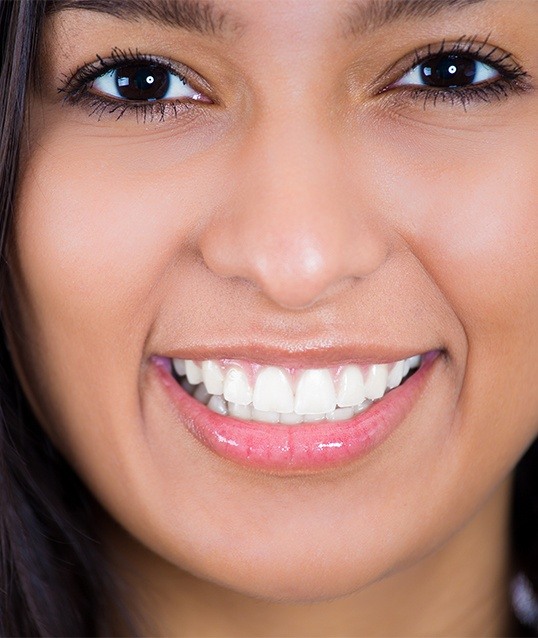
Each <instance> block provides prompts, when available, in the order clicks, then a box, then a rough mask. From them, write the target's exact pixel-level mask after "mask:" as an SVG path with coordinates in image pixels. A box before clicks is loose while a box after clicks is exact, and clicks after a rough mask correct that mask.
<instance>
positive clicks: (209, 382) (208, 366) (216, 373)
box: [202, 360, 224, 394]
mask: <svg viewBox="0 0 538 638" xmlns="http://www.w3.org/2000/svg"><path fill="white" fill-rule="evenodd" d="M202 377H203V379H204V385H205V387H206V388H207V391H208V392H209V393H210V394H222V393H223V392H224V374H223V372H222V370H221V368H220V366H219V364H218V363H217V362H216V361H211V360H209V361H203V362H202Z"/></svg>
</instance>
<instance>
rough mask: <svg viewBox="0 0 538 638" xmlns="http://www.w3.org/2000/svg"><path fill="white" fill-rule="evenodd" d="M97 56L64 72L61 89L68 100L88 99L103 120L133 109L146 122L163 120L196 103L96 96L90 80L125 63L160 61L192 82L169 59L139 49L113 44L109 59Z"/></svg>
mask: <svg viewBox="0 0 538 638" xmlns="http://www.w3.org/2000/svg"><path fill="white" fill-rule="evenodd" d="M96 58H97V60H96V61H95V62H91V63H89V64H87V65H85V66H84V67H82V68H80V69H77V70H76V71H73V72H72V73H70V74H69V75H65V76H64V78H63V82H62V85H61V86H60V87H58V92H59V93H63V94H64V101H65V102H71V103H77V102H80V101H81V100H83V99H85V100H87V104H88V106H89V108H90V115H97V116H98V118H99V119H100V118H101V117H102V115H103V114H104V113H110V114H112V113H113V114H116V119H120V118H121V117H122V116H123V115H124V113H125V112H126V111H128V110H130V111H131V110H134V111H135V114H136V118H137V120H138V119H142V120H143V121H144V122H146V120H147V117H148V115H149V116H150V117H151V118H152V119H153V117H155V116H157V117H158V118H159V120H160V121H163V120H164V119H165V117H166V115H167V114H171V115H174V116H177V115H178V114H179V113H180V112H183V111H185V110H188V109H190V108H192V107H193V106H194V105H193V104H191V103H189V102H185V101H182V102H180V101H173V100H169V101H167V102H166V103H165V102H162V101H155V102H135V101H131V102H129V101H121V100H114V99H113V98H110V99H107V98H106V97H104V96H98V95H93V94H92V93H90V92H89V91H88V86H89V85H90V84H91V82H93V81H94V80H96V79H97V78H98V77H100V76H101V75H103V74H104V73H107V71H111V70H112V69H115V68H117V67H118V66H119V65H121V64H122V63H123V64H127V63H133V62H143V63H144V64H158V65H159V66H161V67H164V68H165V69H167V70H168V71H170V72H171V73H173V74H174V75H177V76H178V77H179V78H180V79H181V80H182V81H184V82H187V83H189V80H188V78H187V77H186V75H184V74H183V73H181V71H180V70H179V69H178V68H177V66H176V65H174V64H172V63H171V62H170V61H169V60H167V59H166V58H160V57H158V56H154V55H151V54H146V53H140V52H139V51H138V49H136V50H135V51H133V50H132V49H127V50H123V49H120V48H118V47H114V48H113V49H112V51H111V53H110V56H109V57H108V58H107V59H105V58H102V57H101V56H100V55H97V54H96Z"/></svg>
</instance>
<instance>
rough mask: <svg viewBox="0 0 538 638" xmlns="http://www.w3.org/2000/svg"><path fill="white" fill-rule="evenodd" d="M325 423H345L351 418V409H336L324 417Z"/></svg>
mask: <svg viewBox="0 0 538 638" xmlns="http://www.w3.org/2000/svg"><path fill="white" fill-rule="evenodd" d="M325 416H326V418H327V421H345V420H346V419H351V417H352V416H353V408H336V410H334V412H329V413H328V414H326V415H325Z"/></svg>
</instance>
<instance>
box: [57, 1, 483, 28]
mask: <svg viewBox="0 0 538 638" xmlns="http://www.w3.org/2000/svg"><path fill="white" fill-rule="evenodd" d="M263 1H271V0H263ZM331 1H332V0H331ZM487 1H488V0H350V1H349V2H348V3H347V6H346V10H344V14H343V20H344V25H345V26H344V34H345V35H346V36H347V35H351V36H358V35H366V34H368V33H371V32H372V31H376V30H378V29H381V28H383V27H386V26H388V25H390V24H393V23H396V22H401V21H409V20H417V19H425V18H431V17H434V16H435V15H437V14H439V13H441V12H445V11H456V10H459V9H464V8H466V7H470V6H472V5H476V4H481V3H483V2H487ZM66 9H85V10H87V11H95V12H98V13H104V14H108V15H111V16H114V17H116V18H119V19H121V20H126V21H129V22H138V21H140V20H147V21H150V22H154V23H157V24H164V25H166V26H172V27H176V28H180V29H184V30H186V31H192V32H197V33H199V34H202V35H213V36H223V35H226V34H228V35H230V34H235V35H237V34H238V33H239V32H240V31H242V30H243V28H244V25H243V24H242V23H241V21H240V20H239V19H238V18H237V16H232V15H231V14H230V13H229V12H227V11H225V10H224V9H221V8H220V7H217V5H215V4H214V3H213V2H211V0H48V1H47V13H49V14H50V13H57V12H59V11H64V10H66Z"/></svg>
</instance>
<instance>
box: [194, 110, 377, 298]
mask: <svg viewBox="0 0 538 638" xmlns="http://www.w3.org/2000/svg"><path fill="white" fill-rule="evenodd" d="M340 148H341V147H340V146H339V144H338V143H337V141H336V139H335V136H334V133H332V132H331V131H329V130H327V128H326V127H325V126H324V125H323V123H322V122H319V123H316V124H313V123H312V121H310V122H308V123H303V124H302V125H297V123H296V121H294V122H292V123H291V124H290V122H289V114H288V118H286V117H284V116H282V117H281V118H278V117H276V118H274V119H273V121H272V122H267V121H266V122H265V123H264V124H263V125H259V126H258V127H256V130H255V132H254V133H252V134H250V135H248V136H245V138H244V140H243V141H242V144H241V148H238V149H237V150H236V152H235V153H234V157H233V158H232V159H231V160H230V165H229V170H228V171H227V175H229V176H230V184H229V185H228V190H227V192H228V193H229V196H228V197H227V198H225V201H224V202H223V203H222V205H221V207H220V211H219V212H218V213H215V214H214V215H213V216H212V217H211V219H210V221H209V223H208V225H207V227H206V228H205V229H204V231H203V233H202V236H201V237H200V250H201V253H202V256H203V259H204V261H205V264H206V265H207V267H208V268H209V269H210V270H211V271H213V273H215V274H216V275H218V276H220V277H225V278H240V279H242V280H248V281H249V282H250V283H253V284H254V285H255V286H256V287H257V288H258V289H259V291H261V293H262V294H263V295H265V296H266V297H267V298H269V299H270V300H271V301H272V302H274V303H276V304H277V305H279V306H281V307H283V308H289V309H299V308H304V307H308V306H311V305H312V304H315V303H316V302H319V301H320V300H322V299H325V298H327V297H328V296H331V295H333V294H336V293H337V291H341V290H342V287H343V286H344V287H345V284H346V283H349V282H351V281H356V280H357V279H364V278H366V277H369V276H371V275H372V274H373V273H374V272H376V270H378V269H379V268H380V266H381V265H382V264H383V263H384V262H385V260H386V258H387V254H388V250H389V241H388V237H387V234H386V232H385V231H384V230H383V226H382V224H381V219H380V216H379V215H376V210H375V209H374V205H373V201H374V199H375V197H373V196H372V187H371V181H372V180H371V176H369V174H368V170H367V168H366V166H367V159H366V158H365V161H364V171H359V174H356V173H357V170H356V167H357V166H358V165H359V166H360V162H357V161H352V162H347V160H346V156H345V153H344V152H343V151H341V150H339V149H340Z"/></svg>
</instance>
